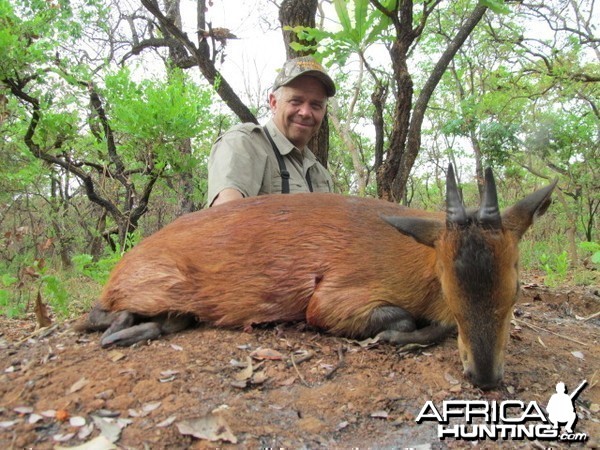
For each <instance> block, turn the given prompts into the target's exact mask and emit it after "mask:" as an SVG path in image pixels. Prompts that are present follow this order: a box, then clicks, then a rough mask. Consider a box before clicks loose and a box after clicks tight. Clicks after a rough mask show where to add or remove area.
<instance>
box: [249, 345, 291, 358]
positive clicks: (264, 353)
mask: <svg viewBox="0 0 600 450" xmlns="http://www.w3.org/2000/svg"><path fill="white" fill-rule="evenodd" d="M250 356H251V357H252V358H254V359H258V360H265V359H271V360H281V359H283V355H282V354H281V353H279V352H278V351H277V350H273V349H271V348H262V347H259V348H257V349H256V350H254V351H253V352H251V353H250Z"/></svg>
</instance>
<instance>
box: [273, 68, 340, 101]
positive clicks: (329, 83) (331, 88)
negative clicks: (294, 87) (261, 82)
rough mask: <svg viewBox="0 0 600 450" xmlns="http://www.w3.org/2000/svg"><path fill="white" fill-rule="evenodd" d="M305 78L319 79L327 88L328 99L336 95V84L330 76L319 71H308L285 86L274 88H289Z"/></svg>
mask: <svg viewBox="0 0 600 450" xmlns="http://www.w3.org/2000/svg"><path fill="white" fill-rule="evenodd" d="M303 76H309V77H314V78H318V79H319V81H320V82H321V83H323V86H325V92H326V93H327V97H333V96H334V95H335V92H336V89H335V83H334V82H333V80H332V79H331V78H330V77H329V75H327V74H324V73H323V72H321V71H319V70H307V71H305V72H302V73H300V74H298V75H296V76H295V77H293V78H291V79H289V80H288V81H287V82H286V83H285V84H281V85H279V86H274V88H275V89H276V88H278V87H280V86H287V85H288V84H290V83H291V82H292V81H294V80H297V79H298V78H300V77H303Z"/></svg>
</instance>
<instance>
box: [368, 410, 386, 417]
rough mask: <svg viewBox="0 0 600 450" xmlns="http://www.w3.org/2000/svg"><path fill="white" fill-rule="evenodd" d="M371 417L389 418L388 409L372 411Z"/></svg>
mask: <svg viewBox="0 0 600 450" xmlns="http://www.w3.org/2000/svg"><path fill="white" fill-rule="evenodd" d="M371 417H374V418H376V419H387V418H388V417H389V414H388V412H387V411H374V412H372V413H371Z"/></svg>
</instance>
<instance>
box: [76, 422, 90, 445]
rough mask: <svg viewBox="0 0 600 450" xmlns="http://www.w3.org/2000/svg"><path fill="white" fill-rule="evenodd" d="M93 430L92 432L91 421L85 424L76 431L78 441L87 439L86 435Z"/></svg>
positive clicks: (88, 435)
mask: <svg viewBox="0 0 600 450" xmlns="http://www.w3.org/2000/svg"><path fill="white" fill-rule="evenodd" d="M93 432H94V424H93V423H88V424H85V425H84V426H82V427H81V428H80V429H79V431H78V432H77V439H79V440H80V441H83V440H84V439H87V438H88V437H90V436H91V434H92V433H93Z"/></svg>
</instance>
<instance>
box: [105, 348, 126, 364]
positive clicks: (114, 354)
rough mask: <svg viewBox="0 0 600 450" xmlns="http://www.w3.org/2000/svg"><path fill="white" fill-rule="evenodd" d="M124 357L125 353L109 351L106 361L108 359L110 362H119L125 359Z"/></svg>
mask: <svg viewBox="0 0 600 450" xmlns="http://www.w3.org/2000/svg"><path fill="white" fill-rule="evenodd" d="M125 356H126V355H125V353H121V352H120V351H118V350H111V351H110V352H108V359H110V360H111V361H112V362H117V361H120V360H121V359H123V358H125Z"/></svg>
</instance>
